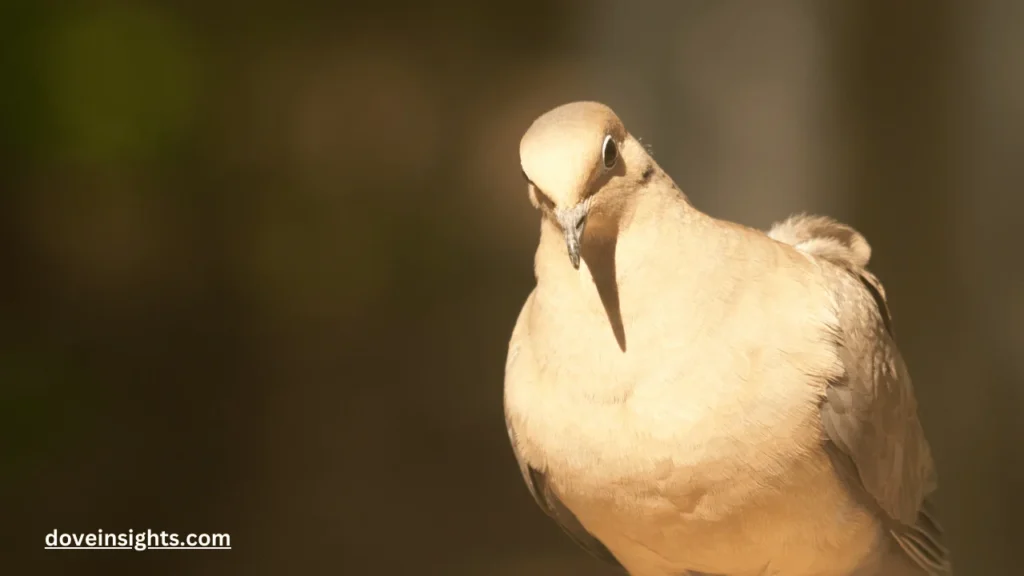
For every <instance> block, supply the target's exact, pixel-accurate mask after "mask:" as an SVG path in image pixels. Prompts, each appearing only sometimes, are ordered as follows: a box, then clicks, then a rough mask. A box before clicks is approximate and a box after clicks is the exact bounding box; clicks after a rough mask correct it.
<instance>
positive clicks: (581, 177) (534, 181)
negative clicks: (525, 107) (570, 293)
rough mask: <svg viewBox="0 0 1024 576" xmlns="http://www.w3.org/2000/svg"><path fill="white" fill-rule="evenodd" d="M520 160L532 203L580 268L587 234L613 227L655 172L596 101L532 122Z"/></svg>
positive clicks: (614, 118)
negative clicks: (640, 184)
mask: <svg viewBox="0 0 1024 576" xmlns="http://www.w3.org/2000/svg"><path fill="white" fill-rule="evenodd" d="M519 158H520V163H521V165H522V169H523V176H524V177H525V178H526V181H527V183H528V189H529V195H530V201H531V203H532V204H533V205H534V207H536V208H537V209H538V210H540V211H541V212H542V213H543V214H544V217H546V218H549V219H551V220H552V221H553V222H555V223H556V224H557V225H558V226H559V228H561V230H562V232H563V233H564V235H565V246H566V250H567V251H568V254H569V261H570V262H571V263H572V265H573V267H574V268H577V269H578V268H579V265H580V246H581V243H582V242H583V238H584V231H585V230H587V229H591V230H593V232H592V233H594V234H600V233H602V232H601V231H599V230H602V229H608V228H609V227H610V225H613V224H615V223H616V222H617V220H618V218H619V217H621V215H622V212H623V210H624V209H626V208H627V207H628V205H629V200H630V197H631V195H632V194H634V193H635V192H636V190H638V188H639V187H638V186H637V185H636V184H637V182H638V181H640V182H642V181H644V180H646V179H648V178H650V175H651V173H652V172H653V169H654V168H653V161H652V160H651V159H650V157H649V156H648V155H647V152H646V151H645V150H644V148H643V146H641V145H640V143H639V142H638V141H637V140H636V139H635V138H633V137H632V136H631V135H630V134H629V133H628V132H627V131H626V128H625V127H624V126H623V124H622V121H621V120H619V117H618V116H616V115H615V112H613V111H612V110H611V108H609V107H607V106H605V105H604V104H600V103H597V102H573V103H570V104H565V105H562V106H559V107H557V108H554V109H553V110H550V111H548V112H546V113H544V114H543V115H541V116H540V117H539V118H537V119H536V120H534V122H533V124H532V125H531V126H530V128H529V129H528V130H527V131H526V134H525V135H523V138H522V140H521V141H520V143H519Z"/></svg>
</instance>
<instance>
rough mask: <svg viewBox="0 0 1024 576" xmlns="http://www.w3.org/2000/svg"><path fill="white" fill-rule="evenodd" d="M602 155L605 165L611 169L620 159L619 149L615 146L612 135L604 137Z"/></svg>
mask: <svg viewBox="0 0 1024 576" xmlns="http://www.w3.org/2000/svg"><path fill="white" fill-rule="evenodd" d="M601 157H602V159H603V160H604V167H605V168H607V169H611V168H612V167H613V166H615V162H616V161H617V160H618V159H619V151H618V149H616V148H615V140H612V137H611V135H608V136H605V137H604V145H603V146H602V147H601Z"/></svg>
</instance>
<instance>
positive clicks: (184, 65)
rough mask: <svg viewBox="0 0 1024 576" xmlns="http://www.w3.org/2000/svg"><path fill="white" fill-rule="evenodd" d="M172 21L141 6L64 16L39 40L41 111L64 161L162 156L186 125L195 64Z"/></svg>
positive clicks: (189, 117) (185, 40)
mask: <svg viewBox="0 0 1024 576" xmlns="http://www.w3.org/2000/svg"><path fill="white" fill-rule="evenodd" d="M193 42H194V41H193V40H192V39H191V38H189V37H188V36H187V35H186V33H185V32H184V31H183V29H182V24H181V22H179V21H177V20H176V19H175V18H174V17H173V13H168V12H165V11H158V10H156V9H155V8H153V7H152V6H151V5H148V4H145V3H129V4H125V5H113V6H107V7H105V8H101V9H98V10H96V9H93V10H82V11H80V12H77V13H76V12H75V11H73V12H71V14H66V15H64V17H63V18H61V19H60V20H58V21H57V22H55V23H54V24H53V25H52V26H51V27H50V28H49V29H48V30H47V31H46V34H45V37H44V38H43V43H44V45H43V51H44V57H43V58H44V66H45V72H44V74H45V78H46V93H47V96H48V98H47V101H48V102H47V103H48V105H49V106H51V114H52V116H53V119H54V122H55V128H56V130H57V135H56V141H57V143H58V145H59V146H60V149H61V151H62V152H63V154H65V155H67V157H68V158H69V159H70V160H73V161H77V162H83V163H88V164H106V165H108V166H117V165H118V164H119V163H124V164H132V163H136V162H138V161H140V160H144V159H148V158H153V157H154V156H156V155H158V154H160V153H166V152H167V150H168V148H167V147H168V146H170V145H173V144H175V143H176V142H177V141H178V139H180V138H182V137H183V136H184V135H185V134H186V133H187V131H188V128H189V125H190V123H191V122H192V121H193V120H194V118H193V112H194V107H195V102H196V98H197V94H196V90H197V89H198V79H199V77H200V75H201V71H200V69H199V60H198V58H197V57H196V55H195V53H194V45H193Z"/></svg>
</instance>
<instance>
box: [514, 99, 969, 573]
mask: <svg viewBox="0 0 1024 576" xmlns="http://www.w3.org/2000/svg"><path fill="white" fill-rule="evenodd" d="M519 150H520V159H521V163H522V169H523V174H524V176H525V177H526V179H527V181H528V191H529V197H530V200H531V202H532V203H533V205H534V206H535V207H536V208H537V209H538V210H539V211H540V213H541V215H542V218H541V232H540V243H539V246H538V248H537V253H536V259H535V272H536V277H537V287H536V288H535V289H534V290H533V292H532V293H531V294H530V296H529V297H528V298H527V300H526V303H525V305H524V306H523V309H522V312H521V313H520V315H519V319H518V321H517V323H516V327H515V330H514V331H513V334H512V339H511V342H510V344H509V353H508V360H507V364H506V369H505V418H506V424H507V426H508V431H509V436H510V439H511V442H512V446H513V448H514V451H515V455H516V458H517V459H518V461H519V464H520V468H521V470H522V473H523V477H524V479H525V480H526V484H527V486H528V487H529V489H530V491H531V492H532V494H533V496H534V498H535V499H536V500H537V502H538V503H539V504H540V506H541V508H543V509H544V511H546V512H547V513H548V514H549V515H550V516H551V517H552V518H554V519H555V521H556V522H558V523H559V524H560V525H561V526H562V527H563V528H564V529H565V531H566V532H567V533H568V534H569V535H570V536H571V537H572V538H573V539H574V540H575V541H576V542H577V543H578V544H580V545H581V546H583V547H584V548H586V549H587V550H589V551H590V552H592V553H593V554H595V555H596V556H598V557H600V558H603V559H605V560H607V561H609V562H611V563H613V564H615V565H618V566H620V567H621V568H623V569H625V571H627V572H628V573H629V574H632V575H634V576H681V575H685V574H690V575H697V574H716V575H724V576H746V575H751V576H753V575H783V576H810V575H837V576H838V575H844V576H845V575H857V576H869V575H872V576H873V575H884V576H898V575H908V576H909V575H939V574H943V575H944V574H951V570H952V569H951V563H950V561H949V554H948V552H947V551H946V549H945V548H944V547H943V545H942V543H941V530H940V528H939V526H938V525H937V524H936V522H935V521H934V519H933V516H932V514H931V512H930V511H929V510H930V507H929V504H928V502H927V498H928V496H929V494H930V493H931V492H932V491H933V490H934V488H935V472H934V465H933V462H932V457H931V452H930V449H929V446H928V442H927V441H926V439H925V436H924V432H923V430H922V427H921V424H920V422H919V420H918V416H917V403H916V400H915V398H914V392H913V389H912V386H911V382H910V378H909V376H908V374H907V369H906V366H905V365H904V362H903V360H902V358H901V356H900V353H899V351H898V350H897V348H896V345H895V343H894V336H893V331H892V326H891V324H890V319H889V311H888V309H887V306H886V303H885V294H884V292H883V289H882V286H881V285H880V284H879V282H878V280H877V279H876V278H875V277H874V276H873V275H871V274H870V273H869V272H867V271H866V270H865V265H866V264H867V262H868V258H869V257H870V254H871V249H870V247H869V246H868V243H867V242H866V241H865V240H864V238H863V237H862V236H861V235H860V234H859V233H858V232H856V231H855V230H853V229H852V228H850V227H848V226H845V225H843V224H840V223H838V222H835V221H833V220H831V219H828V218H822V217H811V216H796V217H793V218H791V219H789V220H787V221H785V222H783V223H781V224H778V225H776V226H775V227H773V228H772V229H771V231H770V232H769V233H768V234H765V233H763V232H760V231H757V230H753V229H750V228H746V227H744V226H740V225H738V224H733V223H730V222H725V221H722V220H717V219H715V218H712V217H710V216H708V215H705V214H703V213H701V212H700V211H698V210H697V209H696V208H694V207H693V206H692V205H691V203H690V202H689V200H688V199H687V197H686V196H685V195H684V194H683V193H682V192H681V191H680V189H679V188H678V187H677V186H676V185H675V183H674V182H673V181H672V179H671V178H670V177H669V176H668V175H666V174H665V172H663V171H662V169H661V168H660V167H659V166H658V165H657V164H656V163H655V162H654V160H652V159H651V157H650V156H649V155H648V154H647V152H646V151H645V149H644V147H643V146H642V145H641V144H640V143H639V142H638V141H637V139H636V138H634V137H633V136H632V135H630V134H629V132H627V131H626V129H625V128H624V127H623V124H622V122H621V121H620V120H619V118H618V117H617V116H616V115H615V113H614V112H613V111H612V110H611V109H609V108H608V107H606V106H604V105H602V104H598V103H594V102H577V103H572V104H567V105H564V106H561V107H558V108H555V109H553V110H551V111H549V112H547V113H545V114H544V115H542V116H540V117H539V118H538V119H537V120H536V121H534V123H533V125H532V126H531V127H530V128H529V130H528V131H527V132H526V134H525V135H524V136H523V139H522V142H521V144H520V149H519Z"/></svg>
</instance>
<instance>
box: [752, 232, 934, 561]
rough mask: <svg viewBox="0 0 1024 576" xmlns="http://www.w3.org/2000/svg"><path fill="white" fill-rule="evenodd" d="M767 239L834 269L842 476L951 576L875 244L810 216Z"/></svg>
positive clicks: (835, 402) (830, 390) (836, 444)
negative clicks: (874, 270)
mask: <svg viewBox="0 0 1024 576" xmlns="http://www.w3.org/2000/svg"><path fill="white" fill-rule="evenodd" d="M769 236H771V237H772V238H775V239H776V240H779V241H782V242H786V243H788V244H792V245H793V246H794V247H796V248H797V249H798V250H801V251H803V252H805V253H807V254H811V255H813V256H816V257H818V258H820V259H822V260H824V261H825V262H827V263H828V264H826V265H825V266H823V273H824V274H825V275H826V277H827V280H828V283H829V284H830V286H831V288H832V293H833V296H834V299H835V305H836V312H837V317H838V318H837V319H838V325H837V326H836V327H835V337H836V344H837V346H838V351H839V357H840V360H841V361H842V365H843V369H844V370H843V375H842V376H841V377H840V378H837V379H834V380H833V381H831V382H829V386H828V387H827V389H826V397H825V400H824V402H823V403H822V405H821V418H822V424H823V425H824V428H825V431H826V433H827V434H828V438H829V440H830V441H831V444H832V446H831V447H830V448H832V449H831V450H830V452H831V453H832V455H833V456H834V459H835V460H836V462H837V469H838V470H839V471H840V472H841V473H845V474H844V475H845V476H846V479H847V480H849V481H851V482H850V484H851V485H852V486H853V487H854V490H855V491H856V490H858V489H859V490H860V491H862V492H866V494H867V495H868V496H869V497H870V500H871V501H873V502H872V503H873V504H874V506H873V507H874V508H876V509H877V510H880V511H881V512H882V513H884V515H885V516H886V517H887V520H888V522H887V524H888V527H889V529H890V532H891V533H892V535H893V537H894V538H895V539H896V541H897V542H898V543H899V545H900V546H901V547H902V548H903V550H904V551H905V552H906V553H907V554H908V556H910V557H911V558H912V559H913V560H914V561H915V562H916V563H917V564H919V565H920V566H921V567H922V568H924V569H925V570H927V571H928V573H929V574H934V575H939V574H949V573H951V563H950V560H949V552H948V551H947V550H946V548H945V547H944V546H943V545H942V543H941V540H942V530H941V528H940V527H939V525H938V523H937V522H936V521H935V518H934V514H933V513H932V511H931V506H930V505H929V504H928V503H927V498H928V496H929V494H931V493H932V492H933V491H934V490H935V488H936V474H935V466H934V462H933V461H932V455H931V449H930V447H929V445H928V441H927V439H926V438H925V435H924V430H923V428H922V426H921V422H920V420H919V419H918V415H917V400H916V398H915V397H914V389H913V385H912V384H911V380H910V375H909V373H908V371H907V367H906V364H905V363H904V361H903V357H902V356H901V354H900V352H899V349H898V348H897V346H896V342H895V335H894V331H893V327H892V319H891V317H890V314H889V308H888V305H887V304H886V299H885V291H884V289H883V287H882V285H881V283H880V282H879V281H878V279H877V278H875V276H874V275H872V274H871V273H870V272H868V271H867V270H866V269H865V268H864V267H865V266H866V265H867V263H868V260H869V259H870V256H871V249H870V247H869V245H868V243H867V242H866V241H865V240H864V237H863V236H861V235H860V234H859V233H858V232H857V231H856V230H854V229H853V228H851V227H849V226H845V225H843V224H840V223H838V222H835V221H834V220H831V219H828V218H824V217H819V216H805V215H800V216H795V217H793V218H790V219H789V220H787V221H785V222H783V223H781V224H777V225H776V226H775V227H773V228H772V230H771V231H769ZM858 480H859V482H858Z"/></svg>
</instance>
